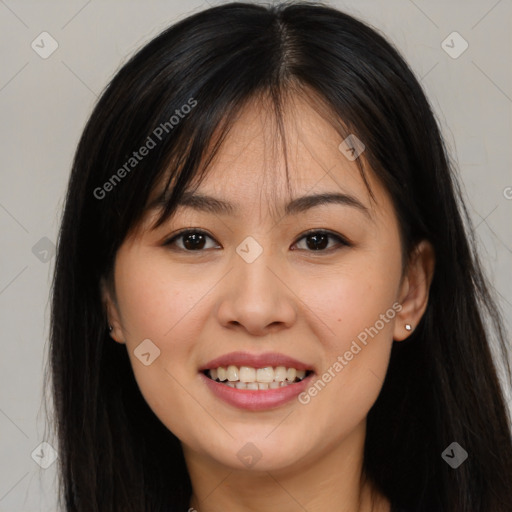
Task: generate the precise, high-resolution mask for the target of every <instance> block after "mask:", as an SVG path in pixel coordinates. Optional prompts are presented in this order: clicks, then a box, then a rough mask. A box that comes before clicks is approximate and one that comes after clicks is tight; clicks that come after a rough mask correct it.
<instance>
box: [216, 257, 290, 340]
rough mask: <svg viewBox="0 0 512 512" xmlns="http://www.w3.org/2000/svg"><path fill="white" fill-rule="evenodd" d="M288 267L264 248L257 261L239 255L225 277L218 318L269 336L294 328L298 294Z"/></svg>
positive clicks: (230, 326) (252, 333)
mask: <svg viewBox="0 0 512 512" xmlns="http://www.w3.org/2000/svg"><path fill="white" fill-rule="evenodd" d="M287 274H288V273H287V272H286V269H285V268H284V267H283V265H280V264H279V263H278V262H277V261H276V259H275V258H272V254H271V251H270V250H269V251H266V250H264V251H263V252H262V254H261V255H260V256H259V257H258V258H257V259H256V260H255V261H253V262H251V263H249V262H247V261H245V260H244V259H243V258H242V257H240V256H239V255H238V254H236V255H235V257H234V268H233V269H232V270H231V272H229V273H228V275H227V276H226V278H225V279H224V280H223V284H222V288H221V295H220V299H219V300H220V303H219V305H218V309H217V315H218V320H219V322H220V323H221V325H222V326H223V327H227V328H230V329H241V330H245V331H246V332H247V333H249V334H251V335H252V336H265V335H267V334H269V333H276V332H278V331H280V330H282V329H287V328H290V327H291V326H292V325H293V324H294V322H295V321H296V317H297V310H298V308H297V300H298V299H297V297H296V296H295V295H294V293H293V291H292V290H293V283H291V282H290V276H289V275H287Z"/></svg>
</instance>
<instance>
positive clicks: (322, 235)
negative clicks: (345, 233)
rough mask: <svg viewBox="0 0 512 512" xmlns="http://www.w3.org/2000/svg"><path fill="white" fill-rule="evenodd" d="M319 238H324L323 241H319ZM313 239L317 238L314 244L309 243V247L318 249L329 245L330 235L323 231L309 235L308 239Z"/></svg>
mask: <svg viewBox="0 0 512 512" xmlns="http://www.w3.org/2000/svg"><path fill="white" fill-rule="evenodd" d="M318 238H322V239H323V240H322V242H323V243H318ZM312 239H313V240H315V242H314V243H313V244H310V243H308V248H309V249H312V250H314V251H317V250H318V249H325V247H326V246H327V240H328V237H327V235H325V234H323V233H320V234H316V235H309V236H308V238H307V240H308V241H309V240H312Z"/></svg>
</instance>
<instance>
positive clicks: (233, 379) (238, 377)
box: [208, 364, 306, 390]
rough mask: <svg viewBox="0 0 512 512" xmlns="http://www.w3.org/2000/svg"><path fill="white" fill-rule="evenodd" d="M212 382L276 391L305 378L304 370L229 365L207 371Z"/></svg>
mask: <svg viewBox="0 0 512 512" xmlns="http://www.w3.org/2000/svg"><path fill="white" fill-rule="evenodd" d="M208 375H209V376H210V378H211V379H213V380H218V381H220V382H224V383H225V384H226V385H227V386H229V387H231V388H237V389H253V390H256V389H277V388H279V387H282V386H287V385H288V384H292V383H293V382H295V381H296V380H299V381H301V380H302V379H304V377H305V376H306V370H297V369H296V368H286V367H284V366H277V367H276V368H272V367H271V366H266V367H265V368H252V367H250V366H240V367H238V366H235V365H232V364H231V365H229V366H228V367H227V368H225V367H224V366H219V367H218V368H212V369H211V370H208Z"/></svg>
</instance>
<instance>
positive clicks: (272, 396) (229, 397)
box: [199, 373, 314, 411]
mask: <svg viewBox="0 0 512 512" xmlns="http://www.w3.org/2000/svg"><path fill="white" fill-rule="evenodd" d="M199 375H200V377H201V378H202V379H203V380H204V381H205V383H206V385H207V386H208V388H209V389H210V391H211V392H212V393H213V394H214V395H215V396H217V397H218V398H220V399H221V400H223V401H224V402H226V403H228V404H229V405H232V406H234V407H238V408H240V409H246V410H248V411H262V410H265V409H274V408H276V407H279V406H281V405H284V404H286V403H288V402H290V401H291V400H293V399H294V398H296V397H297V396H298V395H299V394H300V393H302V392H303V391H304V390H305V389H306V388H307V387H308V385H309V383H310V382H311V379H312V377H313V375H314V374H313V373H311V374H310V375H308V376H307V377H305V378H304V379H302V380H301V381H300V382H294V383H293V384H288V385H287V386H284V387H282V388H277V389H261V390H252V389H237V388H231V387H229V386H226V384H221V383H220V382H217V381H215V380H212V379H210V378H208V377H207V376H206V375H205V374H204V373H200V374H199Z"/></svg>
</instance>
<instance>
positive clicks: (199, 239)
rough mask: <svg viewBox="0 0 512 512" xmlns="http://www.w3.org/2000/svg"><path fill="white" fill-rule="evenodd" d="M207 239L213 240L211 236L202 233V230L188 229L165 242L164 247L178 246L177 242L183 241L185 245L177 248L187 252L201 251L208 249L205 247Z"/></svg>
mask: <svg viewBox="0 0 512 512" xmlns="http://www.w3.org/2000/svg"><path fill="white" fill-rule="evenodd" d="M207 238H209V239H210V240H213V238H212V237H211V236H210V235H208V233H206V232H205V231H202V230H200V229H186V230H183V231H180V232H179V233H177V234H176V235H174V236H173V237H172V238H170V239H169V240H167V241H165V242H164V244H163V245H165V246H168V245H177V244H176V242H177V241H178V240H182V241H183V245H182V246H180V245H179V244H178V245H177V248H178V249H179V250H182V251H186V252H194V251H201V250H203V249H208V247H205V241H206V239H207Z"/></svg>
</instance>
